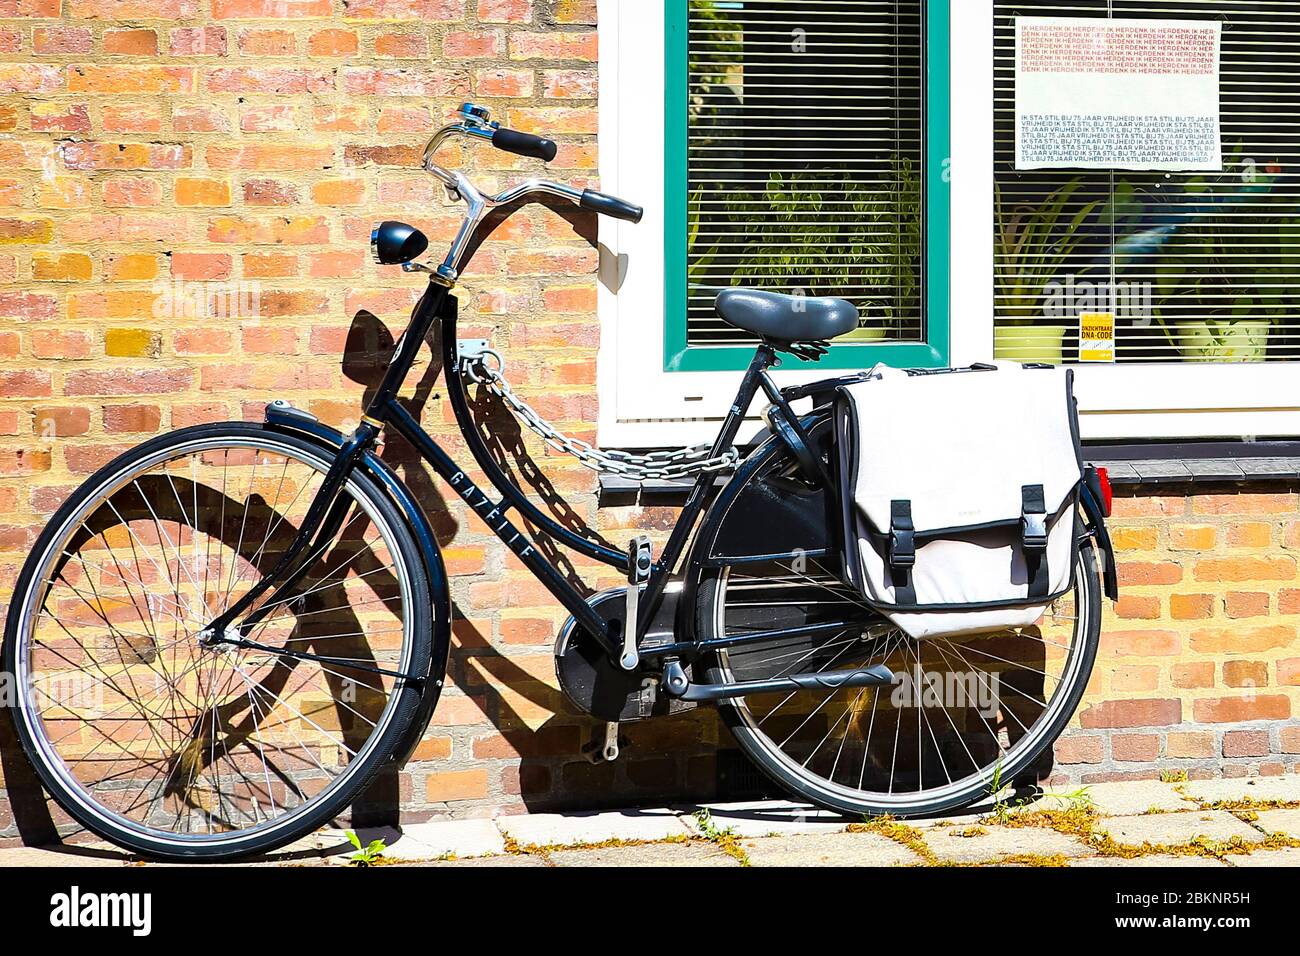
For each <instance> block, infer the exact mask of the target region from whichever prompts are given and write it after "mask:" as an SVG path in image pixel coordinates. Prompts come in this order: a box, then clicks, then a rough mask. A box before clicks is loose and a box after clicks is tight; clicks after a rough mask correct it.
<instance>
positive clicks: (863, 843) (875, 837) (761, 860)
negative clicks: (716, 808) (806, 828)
mask: <svg viewBox="0 0 1300 956" xmlns="http://www.w3.org/2000/svg"><path fill="white" fill-rule="evenodd" d="M741 846H742V847H743V848H744V850H745V855H746V856H748V857H749V862H750V865H751V866H802V867H810V866H904V865H909V864H916V863H921V862H923V860H922V858H921V857H920V856H919V855H917V854H916V853H914V852H913V851H912V850H910V849H908V848H907V847H905V846H903V845H902V844H901V843H898V842H896V841H894V840H891V839H889V837H885V836H881V835H880V834H879V833H802V834H793V835H790V836H783V837H760V838H758V839H756V840H745V841H743V842H742V843H741Z"/></svg>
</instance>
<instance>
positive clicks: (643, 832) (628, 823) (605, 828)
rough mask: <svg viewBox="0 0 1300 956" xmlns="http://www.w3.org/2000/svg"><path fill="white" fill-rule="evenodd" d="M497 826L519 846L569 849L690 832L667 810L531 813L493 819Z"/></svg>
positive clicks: (652, 838) (681, 834)
mask: <svg viewBox="0 0 1300 956" xmlns="http://www.w3.org/2000/svg"><path fill="white" fill-rule="evenodd" d="M496 822H497V826H498V827H500V829H501V830H502V831H503V832H504V833H506V834H507V835H509V836H511V837H513V838H514V839H515V840H517V841H518V842H519V843H522V844H527V845H533V846H573V845H574V844H579V843H604V842H605V841H606V840H662V839H664V838H666V837H671V836H687V835H689V834H690V832H691V831H690V830H688V829H687V827H686V824H685V823H683V822H682V821H681V819H680V818H679V817H678V816H677V814H675V813H673V812H672V811H670V810H662V809H661V810H628V811H625V812H612V813H567V814H561V813H534V814H527V815H523V814H521V815H519V816H506V817H497V820H496Z"/></svg>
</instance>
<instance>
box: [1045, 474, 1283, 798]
mask: <svg viewBox="0 0 1300 956" xmlns="http://www.w3.org/2000/svg"><path fill="white" fill-rule="evenodd" d="M1296 492H1297V486H1296V485H1295V484H1294V483H1286V482H1276V483H1261V484H1258V485H1252V486H1245V487H1241V488H1235V487H1234V488H1227V487H1224V488H1212V489H1209V490H1204V491H1203V490H1201V489H1200V488H1169V489H1160V490H1158V491H1156V492H1155V493H1152V494H1144V495H1141V496H1132V497H1118V498H1116V500H1115V517H1114V519H1113V534H1114V542H1115V548H1116V560H1117V564H1118V568H1119V577H1120V588H1121V598H1120V601H1119V604H1118V605H1117V606H1116V607H1115V608H1114V609H1113V610H1112V611H1108V613H1107V614H1106V616H1105V618H1104V620H1103V624H1102V628H1103V630H1102V637H1101V650H1100V652H1099V654H1098V656H1097V665H1096V667H1095V669H1094V671H1093V679H1092V683H1091V684H1090V686H1089V688H1088V696H1087V698H1086V699H1085V701H1084V704H1083V706H1082V707H1081V708H1080V712H1079V714H1078V716H1077V718H1076V720H1075V721H1074V726H1073V728H1072V729H1071V731H1070V732H1069V734H1068V735H1067V736H1065V737H1063V738H1062V739H1061V741H1060V742H1059V743H1058V744H1057V748H1056V756H1057V768H1056V769H1057V773H1058V775H1059V778H1060V779H1062V780H1064V779H1070V780H1075V781H1082V782H1085V783H1087V782H1091V781H1100V780H1110V779H1116V778H1122V777H1126V776H1151V775H1152V774H1153V773H1154V772H1156V770H1157V769H1170V770H1186V771H1187V772H1188V774H1189V775H1190V776H1192V777H1201V776H1244V775H1248V774H1257V773H1258V774H1279V773H1284V772H1292V771H1295V770H1297V769H1300V638H1298V637H1297V634H1296V627H1297V624H1300V576H1297V564H1296V560H1297V557H1300V510H1298V508H1297V505H1298V504H1300V501H1298V500H1297V493H1296Z"/></svg>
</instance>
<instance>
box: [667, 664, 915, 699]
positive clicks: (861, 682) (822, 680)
mask: <svg viewBox="0 0 1300 956" xmlns="http://www.w3.org/2000/svg"><path fill="white" fill-rule="evenodd" d="M680 666H681V665H676V667H677V668H680ZM671 670H675V668H672V667H671V665H670V670H666V671H665V675H666V679H665V680H664V683H663V686H664V690H665V691H667V692H668V694H669V696H671V697H676V698H678V699H679V700H686V701H694V702H697V703H703V702H705V701H718V700H730V699H732V698H734V697H745V696H747V695H749V694H771V693H782V692H787V691H800V690H813V691H816V690H827V691H835V690H846V689H849V688H854V687H888V686H890V685H892V684H893V683H894V681H895V677H894V672H893V671H891V670H890V669H889V668H888V667H886V666H885V665H884V664H876V665H875V666H873V667H861V668H858V669H856V670H843V671H820V672H818V673H814V674H791V675H790V676H789V677H777V678H773V679H771V680H750V681H739V682H737V683H734V684H692V683H691V682H690V681H689V680H687V679H686V674H685V672H684V671H682V672H681V673H680V676H679V675H678V674H677V673H673V672H670V671H671Z"/></svg>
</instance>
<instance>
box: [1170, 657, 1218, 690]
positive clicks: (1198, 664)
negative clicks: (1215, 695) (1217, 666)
mask: <svg viewBox="0 0 1300 956" xmlns="http://www.w3.org/2000/svg"><path fill="white" fill-rule="evenodd" d="M1170 678H1171V680H1172V681H1173V684H1174V686H1175V687H1177V688H1179V689H1181V690H1190V689H1192V688H1197V687H1213V686H1214V663H1213V662H1212V661H1187V662H1184V663H1181V664H1175V665H1174V667H1173V670H1172V671H1171V672H1170Z"/></svg>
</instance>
